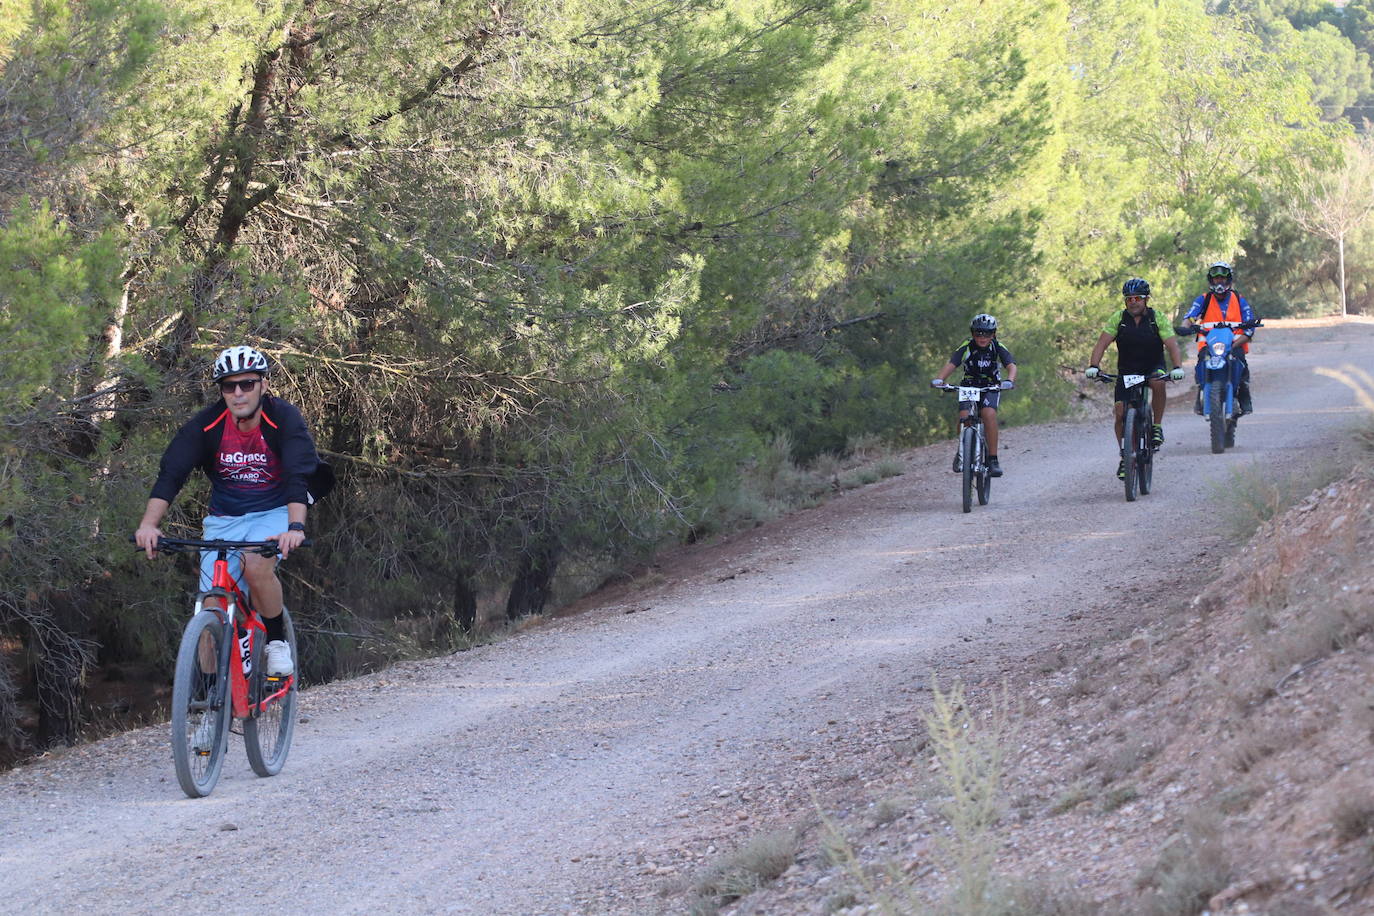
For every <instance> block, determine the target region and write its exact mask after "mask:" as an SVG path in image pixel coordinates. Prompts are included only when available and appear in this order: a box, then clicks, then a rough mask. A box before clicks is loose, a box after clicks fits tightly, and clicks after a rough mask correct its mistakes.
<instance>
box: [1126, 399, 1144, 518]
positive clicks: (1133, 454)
mask: <svg viewBox="0 0 1374 916" xmlns="http://www.w3.org/2000/svg"><path fill="white" fill-rule="evenodd" d="M1139 425H1140V412H1139V411H1137V410H1136V409H1135V408H1134V407H1128V408H1127V409H1126V419H1125V421H1124V422H1123V424H1122V430H1121V458H1122V460H1123V461H1125V462H1126V502H1128V503H1133V502H1135V488H1136V465H1137V463H1138V462H1139V460H1140V455H1139V453H1138V452H1137V450H1136V442H1137V441H1138V440H1139V439H1140V432H1139V430H1137V429H1136V427H1137V426H1139Z"/></svg>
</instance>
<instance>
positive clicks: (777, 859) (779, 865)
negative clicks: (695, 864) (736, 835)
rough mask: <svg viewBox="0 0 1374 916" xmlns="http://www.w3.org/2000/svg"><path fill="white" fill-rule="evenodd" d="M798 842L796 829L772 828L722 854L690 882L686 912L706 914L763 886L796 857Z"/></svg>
mask: <svg viewBox="0 0 1374 916" xmlns="http://www.w3.org/2000/svg"><path fill="white" fill-rule="evenodd" d="M799 843H800V835H799V833H798V831H796V830H775V831H773V832H771V833H764V834H760V835H759V836H756V837H754V838H753V839H752V840H750V841H749V842H748V843H746V844H744V845H743V846H741V847H740V848H739V849H737V850H735V851H734V852H732V853H729V854H728V855H725V856H722V857H721V858H720V859H718V860H717V861H716V862H715V863H713V864H712V865H710V866H709V867H708V868H707V869H706V871H705V872H703V873H702V874H701V875H700V876H698V877H697V879H696V881H695V882H694V883H693V885H692V894H693V898H694V899H693V900H692V902H691V904H690V906H689V912H691V913H693V914H696V916H709V914H713V913H715V912H716V911H717V910H719V909H720V907H721V906H722V905H724V904H727V903H730V902H731V901H734V900H738V899H739V898H740V897H743V896H745V895H746V894H750V893H753V892H754V891H756V890H758V889H759V888H760V887H763V886H764V885H765V884H767V883H768V882H770V881H772V880H773V879H775V878H777V877H778V876H779V875H781V874H782V873H783V872H785V871H787V869H788V868H789V867H790V866H791V865H792V863H793V862H795V861H796V858H797V849H798V846H799Z"/></svg>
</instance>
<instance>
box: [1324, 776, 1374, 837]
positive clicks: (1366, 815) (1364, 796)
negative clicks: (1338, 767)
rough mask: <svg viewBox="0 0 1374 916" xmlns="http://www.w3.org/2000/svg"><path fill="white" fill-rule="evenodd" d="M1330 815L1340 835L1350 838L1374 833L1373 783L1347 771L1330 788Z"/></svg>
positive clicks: (1328, 796)
mask: <svg viewBox="0 0 1374 916" xmlns="http://www.w3.org/2000/svg"><path fill="white" fill-rule="evenodd" d="M1327 798H1328V801H1327V817H1328V818H1329V819H1330V821H1331V826H1332V827H1333V828H1334V829H1335V831H1336V836H1337V838H1338V839H1340V840H1342V841H1345V842H1349V841H1351V840H1357V839H1360V838H1361V837H1366V836H1369V835H1371V834H1374V785H1371V784H1370V782H1369V781H1368V780H1367V779H1362V778H1358V777H1355V776H1351V775H1347V776H1345V777H1344V778H1339V779H1337V780H1335V781H1334V782H1333V784H1332V786H1331V787H1330V789H1329V790H1328V792H1327Z"/></svg>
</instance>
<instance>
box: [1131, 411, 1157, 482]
mask: <svg viewBox="0 0 1374 916" xmlns="http://www.w3.org/2000/svg"><path fill="white" fill-rule="evenodd" d="M1139 426H1140V438H1139V439H1138V440H1137V443H1136V447H1135V448H1136V459H1135V465H1136V477H1137V478H1138V479H1139V481H1140V495H1141V496H1148V495H1149V493H1150V487H1151V486H1152V485H1153V483H1154V476H1155V450H1154V448H1153V447H1152V446H1151V445H1150V425H1149V424H1148V423H1141V424H1139Z"/></svg>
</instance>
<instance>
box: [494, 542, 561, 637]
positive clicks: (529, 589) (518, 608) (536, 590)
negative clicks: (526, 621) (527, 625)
mask: <svg viewBox="0 0 1374 916" xmlns="http://www.w3.org/2000/svg"><path fill="white" fill-rule="evenodd" d="M558 555H559V550H558V549H557V548H554V547H543V548H537V549H534V550H531V551H530V552H529V553H527V554H526V555H525V558H524V560H523V561H522V562H521V564H520V572H519V573H517V574H516V576H515V581H514V582H512V583H511V587H510V597H509V598H508V599H507V600H506V619H507V620H517V619H519V618H520V617H523V616H525V615H526V614H538V613H539V612H540V611H542V610H543V609H544V605H545V604H547V603H548V600H549V594H550V592H551V591H552V586H553V575H554V573H555V572H557V571H558V559H559V556H558Z"/></svg>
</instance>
